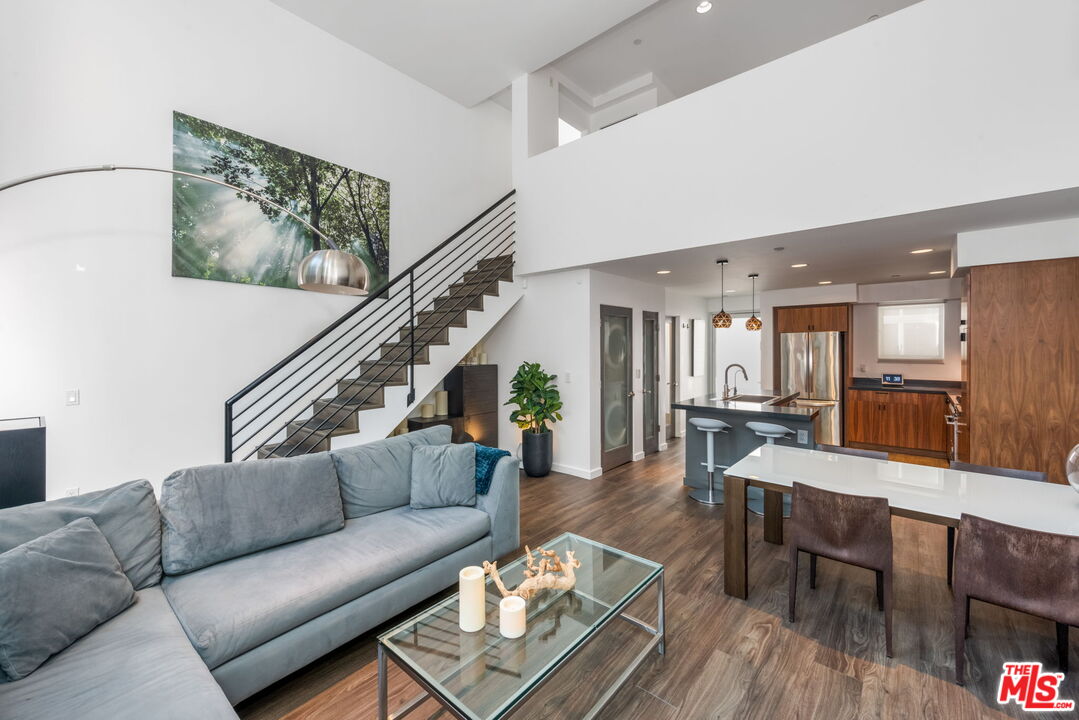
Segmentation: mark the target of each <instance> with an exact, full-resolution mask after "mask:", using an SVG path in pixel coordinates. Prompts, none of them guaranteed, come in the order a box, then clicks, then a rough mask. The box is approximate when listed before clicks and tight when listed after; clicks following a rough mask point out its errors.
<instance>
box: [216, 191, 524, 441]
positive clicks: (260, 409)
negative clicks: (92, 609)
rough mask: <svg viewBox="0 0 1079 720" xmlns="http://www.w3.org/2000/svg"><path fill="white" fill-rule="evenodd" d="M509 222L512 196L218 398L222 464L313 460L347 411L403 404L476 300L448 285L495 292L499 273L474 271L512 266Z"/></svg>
mask: <svg viewBox="0 0 1079 720" xmlns="http://www.w3.org/2000/svg"><path fill="white" fill-rule="evenodd" d="M515 217H516V204H515V202H514V191H510V192H509V193H507V194H506V195H505V196H503V197H502V198H500V199H499V200H498V201H497V202H496V203H494V204H493V205H491V206H490V207H489V208H487V209H486V210H485V211H483V212H482V213H480V215H478V216H477V217H476V218H474V219H473V220H472V221H471V222H469V223H468V224H467V225H465V226H464V227H463V228H461V229H460V230H459V231H457V232H456V233H454V234H453V235H452V236H450V237H449V238H448V239H446V240H445V241H444V242H442V243H441V244H439V245H438V246H437V247H435V248H434V249H432V250H431V251H430V252H428V253H427V254H425V255H424V256H423V257H421V258H420V259H419V260H417V261H416V262H414V263H413V264H412V265H410V266H409V267H408V268H406V269H405V270H403V271H402V272H400V273H398V274H397V275H396V276H395V277H394V278H393V279H391V280H389V281H388V282H387V283H386V284H384V285H383V286H382V287H380V288H376V289H375V290H373V291H372V292H371V293H370V294H369V295H368V296H367V297H366V298H364V300H363V301H362V302H360V303H359V304H358V305H357V306H356V307H354V308H352V309H351V310H349V311H348V312H346V313H345V314H344V315H342V316H341V317H340V318H338V319H337V320H335V321H334V322H333V323H331V324H330V325H329V326H328V327H326V328H325V329H324V330H322V331H321V332H319V333H318V334H317V335H315V336H314V337H313V338H311V339H310V340H308V341H307V342H306V343H304V344H303V345H302V346H300V347H299V348H297V349H296V350H295V351H293V352H292V353H290V354H289V355H288V356H287V357H285V358H284V359H282V360H281V361H280V362H278V363H277V364H276V365H274V366H273V367H272V368H270V369H269V370H267V371H266V372H265V373H263V374H262V375H260V376H259V377H258V378H256V379H255V380H254V381H252V382H251V383H250V384H248V385H247V387H245V388H244V389H243V390H241V391H240V392H238V393H236V394H235V395H233V396H232V397H230V398H229V399H228V400H226V401H225V462H232V461H233V460H246V459H248V458H251V457H253V456H255V455H256V454H257V453H258V452H259V449H260V448H263V447H267V446H270V445H272V446H273V454H274V456H278V457H281V456H283V457H289V456H295V455H302V454H304V453H307V452H311V451H312V450H313V449H316V448H317V446H318V445H320V444H321V443H322V441H323V440H325V439H326V438H327V437H329V436H330V435H331V434H332V433H334V432H335V431H336V430H337V429H338V428H340V427H341V426H342V425H343V424H344V423H345V422H347V421H348V420H349V418H350V416H351V415H352V414H353V413H355V412H357V411H358V410H359V409H361V408H362V407H364V406H365V405H368V406H377V405H381V404H382V399H383V398H384V395H380V393H384V391H385V388H386V387H387V386H388V385H401V384H407V385H408V387H409V390H408V397H407V403H408V404H409V405H411V404H412V403H413V402H414V401H415V392H416V389H415V365H416V356H417V354H418V352H420V351H421V350H422V349H423V347H424V346H425V345H426V344H427V341H428V340H430V339H433V338H435V337H438V335H439V334H440V333H441V332H442V331H444V330H446V329H447V328H449V327H450V326H452V325H453V324H454V323H455V322H456V321H457V319H458V317H459V316H461V315H462V314H463V313H465V312H467V308H468V305H469V304H470V303H471V302H472V301H473V299H474V296H473V295H471V294H470V293H467V292H462V293H459V294H457V295H453V294H452V293H450V287H451V286H452V285H455V284H457V283H459V282H461V281H462V280H463V279H464V276H465V273H467V272H469V271H474V275H473V278H472V280H471V281H470V283H472V284H477V285H479V286H481V288H482V286H483V285H484V283H487V284H488V285H493V284H497V282H498V279H499V277H500V276H501V274H502V273H504V272H505V267H504V266H502V265H499V264H496V265H494V267H493V268H491V269H488V270H484V268H483V267H481V263H482V262H483V261H485V260H488V261H492V260H494V259H496V258H512V256H513V251H514V222H515ZM510 262H512V260H510ZM489 267H490V266H489ZM447 293H450V294H447ZM440 300H441V303H439V301H440ZM405 331H407V340H404V339H403V337H402V336H403V334H404V333H405ZM387 346H391V347H387ZM383 348H385V350H383ZM382 353H384V355H382ZM342 385H345V386H346V389H345V390H342V389H341V386H342ZM319 401H325V402H324V403H323V406H322V408H319V407H318V405H319ZM327 413H328V414H327ZM324 414H325V415H326V416H325V417H322V416H323V415H324ZM297 424H298V426H297V427H294V426H295V425H297Z"/></svg>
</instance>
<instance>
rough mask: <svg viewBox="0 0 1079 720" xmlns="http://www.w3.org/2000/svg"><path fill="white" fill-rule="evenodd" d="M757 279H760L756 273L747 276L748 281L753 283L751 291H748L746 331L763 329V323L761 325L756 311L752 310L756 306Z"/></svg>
mask: <svg viewBox="0 0 1079 720" xmlns="http://www.w3.org/2000/svg"><path fill="white" fill-rule="evenodd" d="M758 277H760V275H758V274H757V273H750V274H749V279H750V280H751V281H752V282H753V289H752V290H751V291H750V295H749V311H750V313H751V315H750V317H749V320H746V330H760V329H761V328H762V327H764V323H762V322H761V319H760V318H759V317H757V311H756V310H754V308H755V307H756V306H757V303H756V295H757V278H758Z"/></svg>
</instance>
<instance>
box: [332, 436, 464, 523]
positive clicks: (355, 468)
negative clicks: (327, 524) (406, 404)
mask: <svg viewBox="0 0 1079 720" xmlns="http://www.w3.org/2000/svg"><path fill="white" fill-rule="evenodd" d="M452 433H453V431H452V430H451V429H450V427H449V425H437V426H435V427H431V428H426V429H424V430H416V431H414V432H410V433H407V434H405V435H398V436H397V437H392V438H386V439H385V440H375V441H374V442H370V443H367V444H365V445H354V446H353V447H347V448H341V449H340V450H331V451H330V455H331V456H332V457H333V463H334V465H335V466H336V467H337V477H338V478H339V479H340V481H341V501H342V503H343V504H344V509H345V517H347V518H358V517H363V516H364V515H373V514H374V513H378V512H383V511H385V510H392V509H393V508H397V507H401V506H403V505H408V501H409V497H410V496H411V488H412V449H413V448H415V447H419V446H421V445H448V444H449V442H450V436H451V435H452Z"/></svg>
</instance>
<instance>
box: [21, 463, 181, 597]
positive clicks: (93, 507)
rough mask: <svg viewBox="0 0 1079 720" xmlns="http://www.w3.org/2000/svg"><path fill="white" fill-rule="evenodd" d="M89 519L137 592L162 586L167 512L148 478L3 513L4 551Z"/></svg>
mask: <svg viewBox="0 0 1079 720" xmlns="http://www.w3.org/2000/svg"><path fill="white" fill-rule="evenodd" d="M82 517H88V518H90V519H91V520H93V521H94V524H95V525H97V528H98V530H100V531H101V534H102V535H104V536H105V539H106V540H108V541H109V546H110V547H111V548H112V551H113V552H114V553H116V558H117V559H118V560H119V561H120V565H121V567H123V568H124V574H126V575H127V578H128V580H130V581H131V584H132V585H134V586H135V589H136V590H142V589H143V588H148V587H150V586H151V585H157V584H158V583H159V582H161V513H160V512H159V511H158V509H157V499H156V498H155V497H154V489H153V488H152V487H150V483H148V482H146V481H145V480H135V481H132V482H127V483H124V484H123V485H117V486H116V487H111V488H108V489H107V490H98V491H96V492H90V493H86V494H84V495H76V496H75V497H65V498H58V499H56V500H49V501H48V502H38V503H31V504H30V505H19V506H18V507H13V508H6V509H4V510H0V552H4V551H6V550H10V549H11V548H13V547H17V546H19V545H22V544H23V543H25V542H29V541H31V540H33V539H34V538H39V537H41V536H42V535H47V534H48V533H51V532H52V531H53V530H59V529H60V528H62V527H64V526H65V525H67V524H68V523H70V522H71V521H72V520H78V519H79V518H82Z"/></svg>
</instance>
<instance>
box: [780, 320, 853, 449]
mask: <svg viewBox="0 0 1079 720" xmlns="http://www.w3.org/2000/svg"><path fill="white" fill-rule="evenodd" d="M779 362H780V392H781V393H782V394H783V395H790V394H791V393H795V392H796V393H800V395H799V398H798V400H796V401H795V402H794V404H795V405H797V406H799V407H816V408H820V433H819V434H818V435H817V442H818V443H823V444H825V445H840V444H842V438H843V435H842V428H843V402H842V400H843V377H844V373H843V349H842V341H841V340H840V333H838V332H805V333H781V334H780V336H779Z"/></svg>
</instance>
